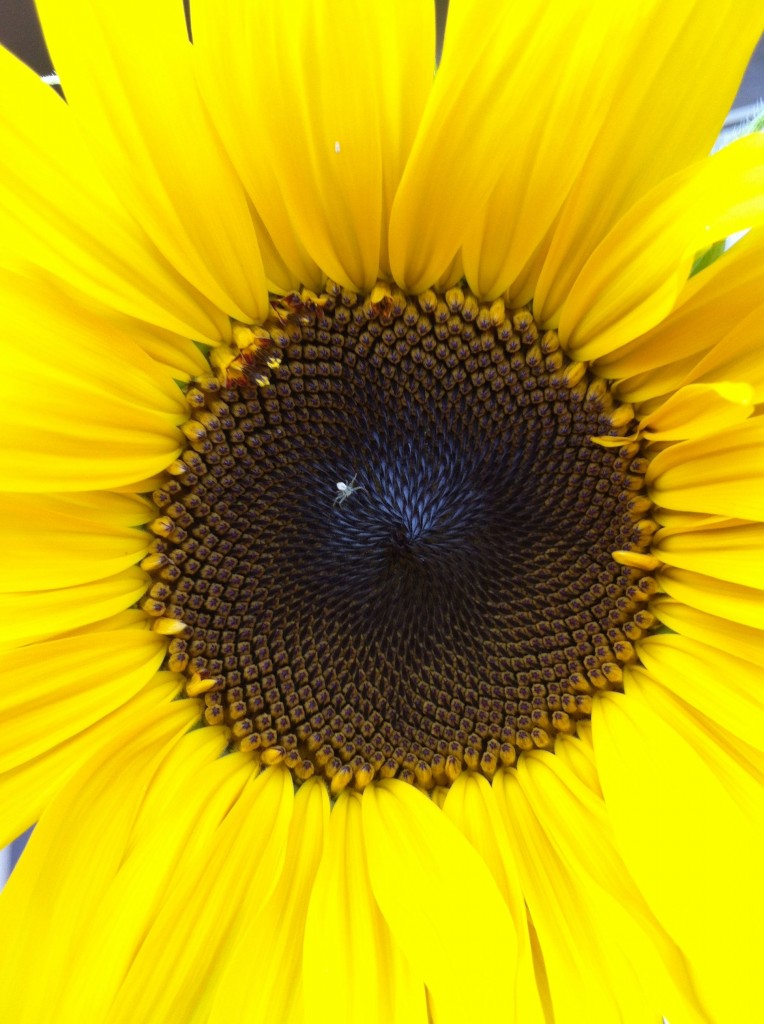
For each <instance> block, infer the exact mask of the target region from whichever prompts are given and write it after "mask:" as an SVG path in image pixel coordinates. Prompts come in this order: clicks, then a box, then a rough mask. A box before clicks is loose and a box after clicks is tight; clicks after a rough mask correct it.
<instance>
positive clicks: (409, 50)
mask: <svg viewBox="0 0 764 1024" xmlns="http://www.w3.org/2000/svg"><path fill="white" fill-rule="evenodd" d="M233 16H234V19H233V22H232V28H233V30H234V31H236V30H237V29H240V30H241V31H243V36H242V39H241V40H237V39H233V38H231V27H228V28H227V27H224V26H213V24H212V22H213V21H218V20H225V19H219V15H218V12H217V11H215V10H214V8H212V7H203V8H202V9H201V10H200V11H199V18H198V20H195V25H197V24H198V26H199V37H200V47H201V54H200V58H199V59H200V70H201V75H202V83H203V88H204V91H205V96H207V97H208V100H209V102H210V105H211V109H213V110H214V111H215V113H216V116H217V114H218V112H222V114H223V119H222V124H221V129H222V131H223V133H224V136H225V138H226V140H227V141H229V142H230V144H231V147H232V152H233V153H234V155H235V159H236V162H237V167H238V169H239V172H240V174H241V175H242V178H243V180H244V181H245V183H246V186H247V189H248V191H249V193H250V196H251V197H252V199H253V202H254V204H255V206H256V208H257V212H258V214H259V215H260V217H261V218H262V220H263V223H264V225H265V227H266V228H267V230H268V232H269V234H270V236H271V237H272V238H273V240H274V243H275V244H276V245H277V246H280V245H281V241H282V239H283V243H284V252H283V257H284V260H285V262H286V264H287V266H289V267H290V269H291V270H292V272H293V273H294V274H295V276H298V277H300V278H302V279H303V281H305V280H306V275H309V277H307V283H311V279H312V278H315V277H316V276H317V275H316V271H315V270H313V269H312V266H314V265H317V266H318V267H320V270H321V272H322V273H323V274H328V275H329V276H330V277H332V278H333V279H334V280H336V281H339V282H340V283H341V284H343V285H344V286H346V287H350V288H355V289H362V288H365V289H369V288H371V287H372V286H373V285H374V283H375V281H376V279H377V277H378V276H379V274H380V269H381V268H382V269H383V270H386V266H387V253H386V237H387V224H388V220H389V216H390V206H391V204H392V198H393V195H394V193H395V189H396V188H397V185H398V181H399V179H400V176H401V173H402V170H403V165H404V163H405V160H406V157H407V154H408V151H409V148H410V146H411V142H412V139H413V136H414V132H415V130H416V126H417V123H418V120H419V112H420V110H421V108H422V106H423V104H424V100H425V98H426V95H427V90H428V88H429V83H430V81H431V79H432V72H433V64H434V18H433V8H432V5H431V4H428V3H426V2H425V0H383V2H382V3H379V4H377V5H376V6H375V8H374V11H373V12H369V11H367V9H366V7H365V6H364V4H363V3H361V2H359V0H340V2H334V3H327V2H320V3H313V4H304V3H299V2H285V3H280V4H260V5H252V4H249V5H243V4H241V3H237V4H236V5H235V7H234V11H233ZM386 38H394V39H395V45H394V46H390V47H387V46H385V45H384V40H385V39H386ZM226 47H230V48H232V50H231V52H232V54H233V56H232V60H233V65H234V76H235V78H234V81H235V83H236V85H237V86H238V88H239V90H240V91H239V94H238V96H236V94H235V92H234V93H232V92H231V91H229V88H228V87H226V88H225V89H224V88H223V87H222V85H221V83H220V81H219V80H218V81H216V80H215V79H216V78H217V79H219V66H218V67H217V68H216V67H215V63H214V62H215V61H216V59H217V56H219V55H220V54H221V51H223V50H224V49H225V48H226ZM255 51H256V52H257V53H258V59H257V61H253V60H252V54H253V53H254V52H255ZM223 59H224V61H225V62H226V64H227V63H228V60H229V57H228V53H227V52H224V54H223ZM247 134H249V136H250V138H249V139H247V138H244V137H242V136H243V135H247ZM234 136H238V138H235V137H234ZM306 255H307V257H308V258H307V259H306Z"/></svg>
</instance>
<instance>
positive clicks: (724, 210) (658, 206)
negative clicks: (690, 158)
mask: <svg viewBox="0 0 764 1024" xmlns="http://www.w3.org/2000/svg"><path fill="white" fill-rule="evenodd" d="M762 190H764V136H761V135H748V136H746V137H745V138H743V139H739V140H738V141H737V142H734V143H732V144H731V145H729V146H728V147H727V148H726V149H723V150H721V151H720V152H719V153H716V154H715V155H714V156H712V157H709V158H708V159H706V160H703V161H701V162H700V163H698V164H693V165H692V166H691V167H689V168H688V169H687V170H684V171H680V172H678V173H677V174H675V175H672V177H670V178H668V179H667V180H666V181H665V182H662V183H661V184H660V185H657V186H656V187H655V188H654V189H653V190H652V191H651V192H649V193H648V194H647V195H646V196H644V197H643V198H642V199H641V200H640V201H639V202H638V203H636V205H635V206H633V207H632V208H631V210H629V212H628V213H627V214H626V215H625V216H624V217H623V218H622V219H621V220H620V221H619V222H618V224H617V225H616V226H615V227H614V228H613V230H612V231H611V232H610V234H609V235H607V237H606V238H605V239H604V240H603V241H602V242H601V243H600V245H599V246H598V247H597V249H596V250H595V251H594V252H593V254H592V256H591V257H590V259H589V260H588V261H587V263H586V265H585V266H584V268H583V269H582V271H581V273H580V274H579V276H578V278H577V279H576V281H575V283H574V284H573V285H572V287H571V290H570V293H569V294H568V296H567V298H566V299H565V302H564V304H563V307H562V312H561V314H560V340H561V341H562V342H563V344H564V345H565V346H566V348H567V349H568V350H569V351H570V352H571V353H572V354H573V355H574V356H575V358H576V359H582V360H591V359H597V358H598V357H600V356H603V355H605V354H606V353H608V352H611V351H613V350H614V349H616V348H618V347H619V346H620V345H623V344H624V343H625V342H627V341H630V340H631V339H632V338H634V337H635V336H636V335H638V334H642V333H644V332H645V331H647V330H649V329H650V328H651V327H653V326H654V325H655V324H656V323H658V322H659V321H660V320H662V319H663V318H664V317H665V316H667V315H668V314H669V313H670V312H671V310H672V308H673V306H674V304H675V302H676V298H677V295H678V294H679V292H680V290H681V287H682V284H683V283H684V281H685V279H686V278H687V275H688V272H689V269H690V265H691V263H692V259H693V256H694V254H695V253H696V252H698V250H699V249H703V248H705V247H706V246H708V245H710V244H711V243H712V242H715V241H716V240H717V239H720V238H724V237H726V236H727V235H729V234H732V233H733V232H735V231H739V230H742V229H745V228H750V227H753V226H755V225H757V224H761V223H762V220H763V219H764V209H762V204H761V194H762Z"/></svg>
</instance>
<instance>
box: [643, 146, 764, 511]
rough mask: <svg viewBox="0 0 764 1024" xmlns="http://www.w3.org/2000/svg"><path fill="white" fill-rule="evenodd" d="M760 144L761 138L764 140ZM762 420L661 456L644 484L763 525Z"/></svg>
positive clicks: (678, 503)
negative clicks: (758, 521)
mask: <svg viewBox="0 0 764 1024" xmlns="http://www.w3.org/2000/svg"><path fill="white" fill-rule="evenodd" d="M763 139H764V137H763ZM763 475H764V417H762V416H755V417H753V418H751V419H749V420H746V421H745V422H743V423H740V424H737V425H736V426H733V427H729V428H727V429H725V430H722V431H720V432H719V433H717V434H714V435H712V436H711V437H704V438H700V439H699V440H693V441H684V442H682V443H680V444H675V445H671V446H670V447H669V448H666V449H664V450H663V451H662V452H659V453H658V454H657V455H656V456H655V457H654V458H653V459H652V460H651V462H650V465H649V466H648V469H647V472H646V474H645V483H646V484H647V490H648V494H649V495H650V497H651V498H652V499H653V501H655V502H656V504H658V505H664V506H666V507H668V508H676V509H683V510H687V511H693V512H715V513H717V514H718V515H725V516H734V517H739V518H743V519H755V520H761V519H764V488H762V486H761V480H762V476H763Z"/></svg>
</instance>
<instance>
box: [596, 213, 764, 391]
mask: <svg viewBox="0 0 764 1024" xmlns="http://www.w3.org/2000/svg"><path fill="white" fill-rule="evenodd" d="M762 260H764V230H762V229H761V228H759V229H754V230H752V231H749V232H748V234H747V235H745V236H744V237H743V238H741V239H740V240H739V241H738V242H736V243H735V245H733V246H732V248H731V249H728V250H727V252H725V253H724V255H723V256H721V257H720V258H719V259H718V260H716V261H715V262H714V263H712V264H711V266H710V267H707V268H706V269H705V270H704V271H703V273H702V274H696V275H695V276H694V277H691V278H690V279H689V281H686V282H685V284H684V286H683V288H682V290H681V292H680V293H679V296H678V298H677V303H676V308H675V309H674V310H673V312H672V313H670V314H669V316H667V317H666V318H665V319H664V320H661V322H660V323H659V324H656V326H655V327H653V328H652V329H651V330H649V331H647V333H646V334H643V335H640V337H638V338H635V339H634V341H631V342H629V343H628V344H627V345H624V346H623V347H622V348H617V349H615V350H614V351H612V352H609V353H607V354H606V355H603V356H602V357H601V358H599V359H596V360H595V361H594V363H593V364H592V369H593V370H594V371H595V372H596V373H598V374H600V375H601V376H603V377H609V378H611V379H620V378H623V377H631V376H634V375H637V374H642V373H649V371H651V370H655V369H656V368H657V367H659V366H666V365H668V364H670V363H672V362H675V361H678V360H681V359H685V358H686V357H688V356H697V353H699V352H703V351H706V350H708V349H709V348H710V347H711V346H712V345H714V344H716V343H717V342H718V341H721V339H722V338H723V337H724V336H725V335H726V334H727V333H728V332H729V330H730V328H732V327H734V326H735V324H737V322H738V321H739V320H740V319H741V318H744V317H746V316H748V315H749V314H750V313H752V312H754V311H755V310H756V309H758V308H759V307H760V306H761V304H762V297H761V265H762ZM654 393H655V394H660V392H654Z"/></svg>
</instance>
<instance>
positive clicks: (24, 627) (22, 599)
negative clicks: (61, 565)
mask: <svg viewBox="0 0 764 1024" xmlns="http://www.w3.org/2000/svg"><path fill="white" fill-rule="evenodd" d="M146 585H147V579H146V576H145V574H144V573H143V572H141V570H140V569H138V568H131V569H125V570H124V571H123V572H119V573H115V575H113V576H109V577H107V578H105V579H99V580H95V581H94V582H92V583H82V584H80V585H79V586H76V587H62V588H60V589H58V590H42V591H30V592H26V593H19V592H17V593H7V592H6V593H0V650H9V649H11V648H13V647H17V646H19V645H21V644H23V643H29V642H30V641H32V640H41V639H44V638H46V637H50V636H55V635H56V634H58V633H63V632H65V631H66V630H70V629H76V628H77V627H78V626H86V625H88V623H90V622H98V620H99V619H105V618H106V617H107V616H109V615H114V614H115V613H116V612H120V611H123V610H124V609H125V608H129V607H130V605H132V604H134V603H135V602H136V601H137V600H138V598H139V597H141V595H142V594H143V593H144V592H145V590H146Z"/></svg>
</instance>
